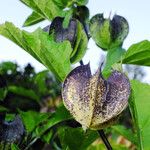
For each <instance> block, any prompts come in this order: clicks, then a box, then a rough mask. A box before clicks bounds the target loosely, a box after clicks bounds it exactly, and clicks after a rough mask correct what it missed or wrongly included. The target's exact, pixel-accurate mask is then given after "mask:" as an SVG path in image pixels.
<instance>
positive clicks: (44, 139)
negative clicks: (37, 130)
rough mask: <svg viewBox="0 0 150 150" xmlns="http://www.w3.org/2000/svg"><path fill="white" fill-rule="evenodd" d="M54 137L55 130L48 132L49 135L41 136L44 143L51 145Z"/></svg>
mask: <svg viewBox="0 0 150 150" xmlns="http://www.w3.org/2000/svg"><path fill="white" fill-rule="evenodd" d="M52 136H53V130H50V131H48V133H45V134H44V135H43V136H41V139H42V141H43V142H45V143H48V144H50V140H51V138H52Z"/></svg>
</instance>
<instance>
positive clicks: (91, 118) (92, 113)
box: [62, 64, 130, 130]
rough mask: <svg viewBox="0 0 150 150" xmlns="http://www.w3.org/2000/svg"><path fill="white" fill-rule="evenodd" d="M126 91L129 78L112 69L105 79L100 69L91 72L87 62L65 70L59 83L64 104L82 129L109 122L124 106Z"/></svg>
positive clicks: (127, 96) (95, 128) (126, 101)
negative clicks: (64, 77)
mask: <svg viewBox="0 0 150 150" xmlns="http://www.w3.org/2000/svg"><path fill="white" fill-rule="evenodd" d="M129 95H130V83H129V79H128V78H127V77H126V75H125V74H124V73H121V72H119V71H113V72H112V74H111V75H110V77H109V78H108V79H107V80H105V79H104V78H103V77H102V74H101V71H100V69H98V71H97V72H96V73H95V74H94V75H91V70H90V67H89V64H88V65H82V66H79V67H77V68H75V69H74V70H73V71H71V72H70V73H69V75H68V76H67V78H66V79H65V81H64V84H63V90H62V97H63V101H64V105H65V106H66V108H67V109H68V110H69V111H70V113H71V114H72V115H73V116H74V118H75V119H76V120H77V121H78V122H79V123H80V124H81V125H82V127H83V128H84V129H86V128H91V129H94V130H97V129H102V128H105V127H107V126H110V125H111V124H112V123H113V122H114V121H116V119H117V118H118V116H119V115H120V113H121V112H122V111H123V110H124V109H125V108H126V107H127V104H128V98H129Z"/></svg>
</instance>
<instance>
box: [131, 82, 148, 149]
mask: <svg viewBox="0 0 150 150" xmlns="http://www.w3.org/2000/svg"><path fill="white" fill-rule="evenodd" d="M131 87H132V95H131V99H130V109H131V112H132V116H133V119H134V122H135V127H136V129H137V136H138V141H137V142H138V147H139V149H140V150H149V148H150V142H149V137H150V115H149V108H150V85H148V84H144V83H141V82H139V81H136V80H132V81H131Z"/></svg>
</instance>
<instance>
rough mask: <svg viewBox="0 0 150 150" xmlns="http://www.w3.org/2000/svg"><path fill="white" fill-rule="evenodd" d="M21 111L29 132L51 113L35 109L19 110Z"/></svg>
mask: <svg viewBox="0 0 150 150" xmlns="http://www.w3.org/2000/svg"><path fill="white" fill-rule="evenodd" d="M19 113H20V116H21V119H22V121H23V123H24V125H25V128H26V130H27V132H32V131H33V130H34V129H35V128H36V127H37V126H38V125H39V124H40V123H41V122H43V121H45V120H46V119H47V118H48V117H49V116H50V115H51V114H49V113H38V112H35V111H28V112H23V111H19Z"/></svg>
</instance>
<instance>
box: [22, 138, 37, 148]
mask: <svg viewBox="0 0 150 150" xmlns="http://www.w3.org/2000/svg"><path fill="white" fill-rule="evenodd" d="M37 139H38V138H35V139H34V140H33V141H31V142H30V143H29V144H28V146H27V147H26V148H25V149H24V150H28V149H29V148H30V147H31V146H32V145H33V144H34V143H35V142H36V141H37Z"/></svg>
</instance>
